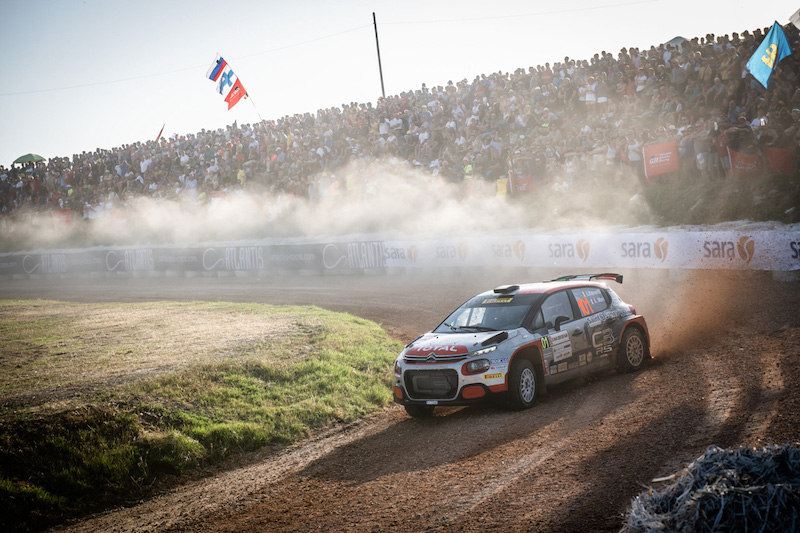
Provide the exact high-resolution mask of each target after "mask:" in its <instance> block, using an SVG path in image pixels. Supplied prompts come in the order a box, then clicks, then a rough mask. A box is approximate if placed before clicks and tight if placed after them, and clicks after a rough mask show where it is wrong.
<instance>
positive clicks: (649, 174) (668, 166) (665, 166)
mask: <svg viewBox="0 0 800 533" xmlns="http://www.w3.org/2000/svg"><path fill="white" fill-rule="evenodd" d="M642 154H643V155H644V175H645V177H646V178H647V180H648V181H650V180H651V179H652V178H653V177H654V176H658V175H660V174H669V173H670V172H678V171H679V170H680V169H681V163H680V160H679V159H678V141H674V140H673V141H667V142H664V143H657V144H648V145H646V146H645V147H644V148H642Z"/></svg>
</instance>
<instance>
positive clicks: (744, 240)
mask: <svg viewBox="0 0 800 533" xmlns="http://www.w3.org/2000/svg"><path fill="white" fill-rule="evenodd" d="M441 267H526V268H564V269H571V268H580V269H585V268H591V269H620V268H643V269H660V268H664V269H717V270H766V271H780V272H792V271H796V270H800V230H798V229H794V228H792V229H785V230H756V231H735V230H724V231H676V230H667V231H661V232H658V231H656V232H617V233H593V232H588V231H587V232H570V233H553V234H550V233H547V234H529V235H526V234H509V235H501V236H497V235H492V236H488V235H482V236H457V237H443V238H437V239H423V238H420V239H396V240H390V239H381V238H375V237H374V236H366V237H364V236H360V237H351V238H342V239H330V240H323V239H320V240H319V241H309V240H303V241H292V240H286V241H280V242H276V241H272V240H270V241H247V242H235V243H215V244H206V245H192V246H177V245H164V246H139V247H99V248H92V249H68V250H46V251H36V252H19V253H5V254H0V276H2V277H3V278H5V279H8V278H16V277H31V276H39V275H64V276H70V275H86V274H89V275H98V274H107V275H114V274H115V273H146V272H152V273H159V272H160V273H165V274H166V273H171V274H175V275H181V274H185V275H191V273H195V274H202V275H215V274H217V275H223V273H247V272H262V271H272V272H305V273H315V272H316V273H325V272H346V271H352V272H355V271H377V270H381V269H383V270H397V269H406V270H407V269H433V268H441Z"/></svg>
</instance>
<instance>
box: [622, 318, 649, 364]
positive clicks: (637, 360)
mask: <svg viewBox="0 0 800 533" xmlns="http://www.w3.org/2000/svg"><path fill="white" fill-rule="evenodd" d="M646 358H647V343H646V342H645V340H644V335H642V332H641V331H639V330H638V329H636V328H628V330H627V331H626V332H625V334H624V335H623V336H622V342H621V343H620V346H619V368H620V370H622V371H623V372H633V371H634V370H639V369H640V368H642V366H644V362H645V359H646Z"/></svg>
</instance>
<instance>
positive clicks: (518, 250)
mask: <svg viewBox="0 0 800 533" xmlns="http://www.w3.org/2000/svg"><path fill="white" fill-rule="evenodd" d="M514 256H515V257H516V258H517V259H519V260H520V261H523V260H524V259H525V243H524V242H522V241H516V242H515V243H514Z"/></svg>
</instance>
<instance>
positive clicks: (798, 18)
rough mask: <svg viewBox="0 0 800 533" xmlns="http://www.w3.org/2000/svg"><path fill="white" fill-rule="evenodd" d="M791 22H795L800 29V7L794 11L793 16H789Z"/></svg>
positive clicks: (795, 25)
mask: <svg viewBox="0 0 800 533" xmlns="http://www.w3.org/2000/svg"><path fill="white" fill-rule="evenodd" d="M789 22H791V23H792V24H794V27H795V28H797V29H798V30H800V9H798V10H797V11H795V12H794V14H792V16H791V17H789Z"/></svg>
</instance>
